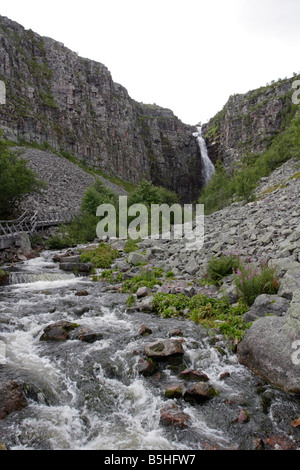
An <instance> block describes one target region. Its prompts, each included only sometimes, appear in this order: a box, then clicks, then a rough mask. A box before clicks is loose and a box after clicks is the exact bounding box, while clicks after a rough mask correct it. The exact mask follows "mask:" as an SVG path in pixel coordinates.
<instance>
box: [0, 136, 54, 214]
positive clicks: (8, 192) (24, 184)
mask: <svg viewBox="0 0 300 470" xmlns="http://www.w3.org/2000/svg"><path fill="white" fill-rule="evenodd" d="M43 187H45V183H44V182H42V181H41V180H40V179H39V177H38V175H37V174H36V173H35V172H34V171H32V170H31V169H30V168H28V166H27V161H26V160H25V159H23V158H20V156H19V155H17V154H16V153H14V152H13V151H12V150H10V149H9V148H8V146H7V144H5V143H4V142H1V141H0V217H1V218H5V217H11V216H12V215H14V214H15V213H16V212H18V207H19V205H20V203H21V201H22V200H23V199H24V197H25V196H27V195H28V194H31V193H35V192H39V191H40V189H41V188H43Z"/></svg>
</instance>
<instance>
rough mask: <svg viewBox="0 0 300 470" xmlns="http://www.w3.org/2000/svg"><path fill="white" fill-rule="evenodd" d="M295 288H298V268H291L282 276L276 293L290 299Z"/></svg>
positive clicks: (299, 272)
mask: <svg viewBox="0 0 300 470" xmlns="http://www.w3.org/2000/svg"><path fill="white" fill-rule="evenodd" d="M297 290H300V268H292V269H289V270H288V271H287V272H286V273H285V275H284V276H283V278H282V280H281V282H280V288H279V291H278V295H279V296H281V297H284V298H286V299H288V300H291V299H292V298H293V294H294V292H295V291H297Z"/></svg>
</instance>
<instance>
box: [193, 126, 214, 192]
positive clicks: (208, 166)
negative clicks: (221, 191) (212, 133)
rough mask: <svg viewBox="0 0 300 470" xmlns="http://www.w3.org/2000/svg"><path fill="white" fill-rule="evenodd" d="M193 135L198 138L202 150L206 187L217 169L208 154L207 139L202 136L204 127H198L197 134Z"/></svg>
mask: <svg viewBox="0 0 300 470" xmlns="http://www.w3.org/2000/svg"><path fill="white" fill-rule="evenodd" d="M193 135H194V137H196V138H197V142H198V145H199V148H200V153H201V159H202V165H203V180H204V185H206V184H207V183H208V181H209V180H210V179H211V177H212V175H213V174H214V172H215V167H214V164H213V163H212V161H211V160H210V158H209V156H208V153H207V147H206V143H205V139H204V137H203V136H202V126H201V127H197V132H195V133H194V134H193Z"/></svg>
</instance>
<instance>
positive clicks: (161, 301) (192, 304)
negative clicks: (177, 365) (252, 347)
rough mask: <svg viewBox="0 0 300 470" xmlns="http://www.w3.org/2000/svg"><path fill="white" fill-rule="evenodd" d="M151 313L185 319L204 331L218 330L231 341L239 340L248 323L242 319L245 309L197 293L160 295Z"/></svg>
mask: <svg viewBox="0 0 300 470" xmlns="http://www.w3.org/2000/svg"><path fill="white" fill-rule="evenodd" d="M153 307H154V311H155V312H156V313H157V314H158V315H160V316H161V317H163V318H172V317H179V318H187V319H189V320H192V321H194V322H195V323H197V324H201V326H203V327H206V328H217V329H218V330H220V331H221V332H222V333H223V334H224V336H225V337H227V338H229V339H231V340H235V339H237V340H239V341H240V340H241V339H242V338H243V336H244V334H245V331H246V329H247V328H248V327H249V324H247V323H245V321H244V320H243V318H242V317H243V315H244V313H246V312H247V310H248V306H247V305H245V304H244V303H242V302H241V303H239V304H237V305H235V306H233V305H231V304H230V302H229V300H228V298H227V297H223V298H222V299H216V298H211V297H207V296H205V295H202V294H197V295H195V296H194V297H188V296H186V295H184V294H163V293H159V294H156V295H155V296H154V299H153Z"/></svg>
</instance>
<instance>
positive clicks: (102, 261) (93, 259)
mask: <svg viewBox="0 0 300 470" xmlns="http://www.w3.org/2000/svg"><path fill="white" fill-rule="evenodd" d="M118 256H119V252H118V250H113V249H112V248H111V247H110V246H109V245H107V244H105V243H100V244H99V245H98V247H97V248H95V249H89V250H87V251H85V252H84V253H82V254H81V255H80V262H81V263H92V264H93V265H94V267H95V268H102V269H106V268H109V267H110V265H111V263H112V262H113V261H114V260H115V259H116V258H117V257H118Z"/></svg>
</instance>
